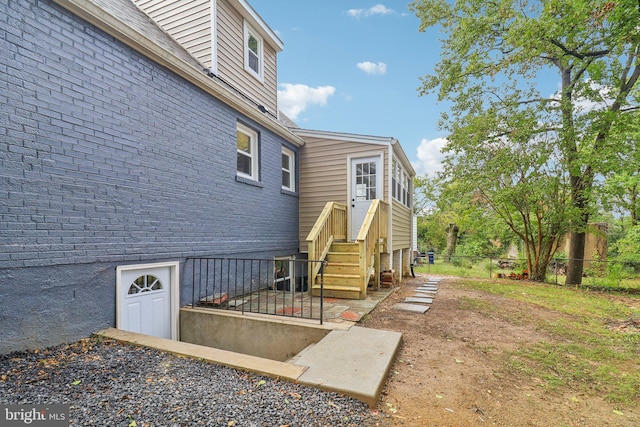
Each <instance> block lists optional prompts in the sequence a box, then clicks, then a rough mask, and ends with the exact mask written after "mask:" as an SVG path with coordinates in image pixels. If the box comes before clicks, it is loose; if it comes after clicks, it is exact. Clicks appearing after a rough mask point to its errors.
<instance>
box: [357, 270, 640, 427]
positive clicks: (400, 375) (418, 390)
mask: <svg viewBox="0 0 640 427" xmlns="http://www.w3.org/2000/svg"><path fill="white" fill-rule="evenodd" d="M425 279H426V276H422V277H420V276H418V277H416V278H415V279H414V278H411V279H409V280H405V281H404V282H403V283H402V285H400V286H399V287H398V288H397V290H396V292H394V293H393V294H392V295H391V296H389V297H388V298H387V299H386V300H385V301H383V302H382V303H381V304H380V305H379V306H378V307H377V308H376V309H375V310H374V311H373V312H372V313H371V314H369V315H368V316H367V317H366V318H365V319H364V321H363V322H362V325H363V326H366V327H371V328H377V329H387V330H394V331H399V332H401V333H402V334H403V345H402V348H401V350H400V352H399V355H398V357H397V360H396V362H395V364H394V366H393V367H392V372H391V374H390V377H389V379H388V381H387V385H386V387H385V390H384V391H383V395H382V398H381V402H380V404H379V410H380V411H383V412H384V413H386V414H388V416H389V419H390V420H391V425H392V426H438V427H444V426H448V427H458V426H464V427H466V426H509V427H514V426H515V427H518V426H540V427H547V426H553V427H555V426H558V427H560V426H567V427H573V426H585V427H586V426H588V427H600V426H616V427H627V426H629V427H630V426H639V425H640V406H638V407H636V408H617V407H616V406H614V405H612V404H610V403H608V402H605V401H604V400H603V399H600V398H596V397H593V396H588V395H584V394H583V393H581V392H572V391H571V390H568V391H564V392H558V391H556V392H552V391H549V390H547V389H546V388H545V387H544V385H543V383H542V381H540V380H539V379H537V378H532V377H530V376H519V375H518V374H515V373H513V371H509V370H508V369H507V367H506V365H505V363H504V357H505V356H504V352H505V351H509V350H513V349H516V348H518V347H519V346H521V345H523V344H526V343H531V342H535V341H538V340H545V341H548V342H552V341H554V340H555V339H556V338H554V337H553V336H552V335H550V334H549V333H547V332H544V331H541V330H536V328H535V325H531V326H530V325H528V324H526V322H522V323H525V324H524V325H522V324H517V325H516V324H513V323H510V322H508V321H505V320H502V319H499V318H498V317H493V316H487V315H486V314H481V313H478V312H476V311H474V310H469V309H464V308H463V307H462V306H461V301H463V300H464V301H469V300H470V299H471V300H476V299H477V300H481V301H486V302H489V303H491V304H492V305H496V306H498V307H500V310H507V311H508V312H510V313H514V314H517V312H518V311H526V313H527V315H534V316H541V317H547V318H548V317H549V316H557V315H558V314H557V313H555V312H550V311H548V310H546V309H544V308H541V307H537V306H534V305H529V304H523V303H519V302H516V301H513V300H511V299H506V298H502V297H500V296H496V295H491V294H487V293H483V292H480V291H473V290H463V289H459V288H456V286H455V282H456V279H455V278H444V280H443V281H442V282H440V284H439V289H438V293H437V295H436V297H435V299H434V302H433V304H432V305H431V308H430V309H429V311H427V312H426V313H425V314H418V313H410V312H404V311H399V310H396V309H393V308H392V306H393V305H394V304H395V303H397V302H400V301H402V300H403V299H404V298H405V297H407V296H413V290H414V289H415V288H417V287H418V286H419V285H421V284H422V283H424V282H425ZM465 297H466V298H465Z"/></svg>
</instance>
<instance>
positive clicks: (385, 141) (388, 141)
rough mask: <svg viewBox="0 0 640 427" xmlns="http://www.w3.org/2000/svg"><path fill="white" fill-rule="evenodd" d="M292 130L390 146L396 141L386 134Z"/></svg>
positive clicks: (325, 137) (313, 135)
mask: <svg viewBox="0 0 640 427" xmlns="http://www.w3.org/2000/svg"><path fill="white" fill-rule="evenodd" d="M291 131H292V132H293V133H295V134H296V135H298V136H300V137H303V138H304V137H305V136H306V137H311V138H324V139H331V140H335V141H346V142H359V143H362V144H377V145H386V146H389V147H390V146H391V145H392V144H393V142H394V141H396V140H395V139H394V138H390V137H384V136H371V135H358V134H354V133H342V132H329V131H323V130H311V129H300V128H294V129H291ZM396 142H397V141H396Z"/></svg>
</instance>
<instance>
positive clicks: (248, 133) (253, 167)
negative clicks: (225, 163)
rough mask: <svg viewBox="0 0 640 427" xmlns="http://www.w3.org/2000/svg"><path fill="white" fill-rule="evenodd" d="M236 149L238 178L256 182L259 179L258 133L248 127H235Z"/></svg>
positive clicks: (240, 124) (239, 125)
mask: <svg viewBox="0 0 640 427" xmlns="http://www.w3.org/2000/svg"><path fill="white" fill-rule="evenodd" d="M236 147H237V151H238V168H237V174H238V176H242V177H245V178H249V179H252V180H254V181H258V180H259V179H260V171H259V162H258V133H257V132H256V131H254V130H253V129H251V128H249V127H248V126H245V125H243V124H242V123H238V124H237V125H236Z"/></svg>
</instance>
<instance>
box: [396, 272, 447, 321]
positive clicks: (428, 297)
mask: <svg viewBox="0 0 640 427" xmlns="http://www.w3.org/2000/svg"><path fill="white" fill-rule="evenodd" d="M441 280H442V279H441V278H432V279H428V280H427V281H426V282H425V283H424V284H422V285H421V286H419V287H418V288H416V289H414V295H413V296H410V297H406V298H405V299H404V301H403V302H400V303H397V304H395V305H394V306H393V308H395V309H396V310H402V311H410V312H413V313H422V314H424V313H426V312H427V310H429V307H431V304H433V299H434V298H435V296H436V294H437V293H438V284H439V283H440V281H441Z"/></svg>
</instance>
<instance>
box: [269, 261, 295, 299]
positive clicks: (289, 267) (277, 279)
mask: <svg viewBox="0 0 640 427" xmlns="http://www.w3.org/2000/svg"><path fill="white" fill-rule="evenodd" d="M293 260H294V257H292V256H290V257H276V258H275V260H274V268H273V281H274V287H275V288H276V289H277V290H279V291H292V290H293V287H292V286H291V285H292V282H293V280H291V279H292V278H293V275H294V271H293V269H294V263H293Z"/></svg>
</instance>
